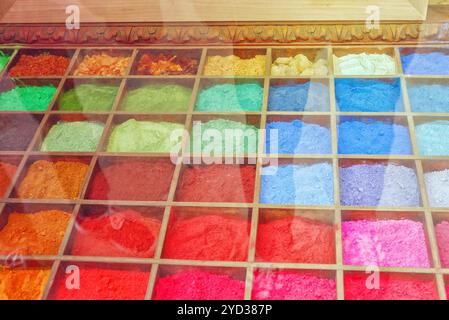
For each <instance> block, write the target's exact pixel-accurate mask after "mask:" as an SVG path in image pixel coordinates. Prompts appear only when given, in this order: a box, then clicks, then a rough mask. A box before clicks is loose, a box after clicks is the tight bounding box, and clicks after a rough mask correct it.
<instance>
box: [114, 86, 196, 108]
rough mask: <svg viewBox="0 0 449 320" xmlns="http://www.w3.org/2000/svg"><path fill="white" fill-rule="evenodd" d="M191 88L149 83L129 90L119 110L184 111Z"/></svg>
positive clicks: (188, 101) (187, 106)
mask: <svg viewBox="0 0 449 320" xmlns="http://www.w3.org/2000/svg"><path fill="white" fill-rule="evenodd" d="M191 94H192V90H191V89H190V88H188V87H185V86H181V85H177V84H151V85H147V86H144V87H142V88H138V89H134V90H131V91H129V92H128V93H127V94H126V96H125V98H124V99H123V102H122V105H121V108H120V110H122V111H128V112H185V111H187V110H188V109H189V103H190V96H191Z"/></svg>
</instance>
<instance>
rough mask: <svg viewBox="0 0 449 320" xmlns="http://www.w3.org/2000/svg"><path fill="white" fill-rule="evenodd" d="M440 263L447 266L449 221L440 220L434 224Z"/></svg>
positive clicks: (448, 261)
mask: <svg viewBox="0 0 449 320" xmlns="http://www.w3.org/2000/svg"><path fill="white" fill-rule="evenodd" d="M435 234H436V237H437V243H438V252H439V254H440V260H441V265H442V266H443V267H444V268H449V222H448V221H442V222H440V223H438V224H437V225H436V226H435Z"/></svg>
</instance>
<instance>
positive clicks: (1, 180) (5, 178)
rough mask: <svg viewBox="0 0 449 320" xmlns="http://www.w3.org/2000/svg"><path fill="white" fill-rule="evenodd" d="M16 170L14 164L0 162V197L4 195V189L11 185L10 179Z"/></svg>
mask: <svg viewBox="0 0 449 320" xmlns="http://www.w3.org/2000/svg"><path fill="white" fill-rule="evenodd" d="M16 170H17V167H16V166H14V165H12V164H9V163H6V162H0V198H1V197H3V196H6V194H5V193H6V190H8V188H9V186H10V185H11V180H12V178H13V176H14V174H15V173H16Z"/></svg>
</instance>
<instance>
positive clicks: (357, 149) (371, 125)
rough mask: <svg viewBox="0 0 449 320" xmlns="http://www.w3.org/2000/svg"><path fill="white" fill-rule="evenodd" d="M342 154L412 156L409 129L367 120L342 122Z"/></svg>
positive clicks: (339, 149) (340, 142)
mask: <svg viewBox="0 0 449 320" xmlns="http://www.w3.org/2000/svg"><path fill="white" fill-rule="evenodd" d="M338 153H340V154H412V145H411V142H410V135H409V131H408V128H407V127H405V126H402V125H398V124H394V123H388V122H383V121H378V120H375V119H366V120H362V121H358V120H350V121H342V122H340V124H339V125H338Z"/></svg>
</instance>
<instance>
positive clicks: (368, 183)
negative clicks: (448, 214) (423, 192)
mask: <svg viewBox="0 0 449 320" xmlns="http://www.w3.org/2000/svg"><path fill="white" fill-rule="evenodd" d="M340 202H341V204H342V205H344V206H387V207H388V206H392V207H418V206H419V205H420V196H419V188H418V180H417V178H416V174H415V171H414V170H413V169H411V168H408V167H405V166H401V165H395V164H388V165H383V164H372V165H368V164H360V165H354V166H350V167H345V168H340Z"/></svg>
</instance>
